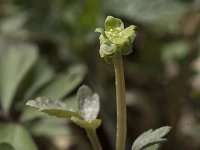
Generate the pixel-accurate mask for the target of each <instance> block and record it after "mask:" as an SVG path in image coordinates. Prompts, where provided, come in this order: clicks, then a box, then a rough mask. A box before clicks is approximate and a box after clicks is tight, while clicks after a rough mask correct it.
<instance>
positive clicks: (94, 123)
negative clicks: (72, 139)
mask: <svg viewBox="0 0 200 150" xmlns="http://www.w3.org/2000/svg"><path fill="white" fill-rule="evenodd" d="M71 121H72V122H73V123H75V124H76V125H78V126H80V127H81V128H90V129H96V128H98V127H99V126H100V125H101V119H94V120H92V121H85V120H82V119H80V118H78V117H72V118H71Z"/></svg>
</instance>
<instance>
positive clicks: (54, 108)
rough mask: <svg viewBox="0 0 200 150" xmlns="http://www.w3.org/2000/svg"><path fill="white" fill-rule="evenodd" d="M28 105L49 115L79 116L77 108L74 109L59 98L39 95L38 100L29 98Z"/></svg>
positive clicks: (61, 116) (62, 116)
mask: <svg viewBox="0 0 200 150" xmlns="http://www.w3.org/2000/svg"><path fill="white" fill-rule="evenodd" d="M26 105H28V106H31V107H34V108H37V109H39V111H41V112H45V113H47V114H49V115H52V116H56V117H60V118H68V117H72V116H79V114H78V113H77V112H76V110H74V109H72V108H71V107H69V106H68V105H66V104H65V103H63V102H62V101H60V100H58V99H48V98H46V97H38V98H36V100H29V101H28V102H27V103H26Z"/></svg>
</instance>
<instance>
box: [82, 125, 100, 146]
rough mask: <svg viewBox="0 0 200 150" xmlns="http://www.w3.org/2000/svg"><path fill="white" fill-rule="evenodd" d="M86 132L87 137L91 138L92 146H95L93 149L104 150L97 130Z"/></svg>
mask: <svg viewBox="0 0 200 150" xmlns="http://www.w3.org/2000/svg"><path fill="white" fill-rule="evenodd" d="M85 130H86V132H87V136H88V137H89V139H90V141H91V143H92V146H93V149H94V150H102V147H101V144H100V142H99V138H98V136H97V134H96V130H95V129H89V128H88V129H85Z"/></svg>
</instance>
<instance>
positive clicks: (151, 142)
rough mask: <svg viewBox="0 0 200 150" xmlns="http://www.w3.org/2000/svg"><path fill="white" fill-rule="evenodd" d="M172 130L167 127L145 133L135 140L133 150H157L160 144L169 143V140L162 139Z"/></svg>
mask: <svg viewBox="0 0 200 150" xmlns="http://www.w3.org/2000/svg"><path fill="white" fill-rule="evenodd" d="M170 130H171V127H169V126H165V127H161V128H158V129H156V130H154V131H153V130H152V129H150V130H148V131H146V132H144V133H143V134H141V135H140V136H139V137H138V138H137V139H136V140H135V142H134V143H133V146H132V150H157V149H158V148H159V145H160V144H162V143H163V142H166V141H167V139H165V138H162V137H163V136H165V135H166V134H167V133H168V132H169V131H170Z"/></svg>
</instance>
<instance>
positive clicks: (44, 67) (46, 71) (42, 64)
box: [24, 58, 54, 99]
mask: <svg viewBox="0 0 200 150" xmlns="http://www.w3.org/2000/svg"><path fill="white" fill-rule="evenodd" d="M53 77H54V71H53V69H52V68H51V67H50V66H49V65H48V64H47V61H46V60H44V58H41V59H40V60H39V61H37V63H36V64H35V66H34V68H33V70H32V72H31V79H32V81H31V82H32V84H31V86H29V88H28V90H27V91H26V93H25V96H24V99H30V98H31V97H33V96H34V93H35V92H36V91H37V90H38V89H39V88H41V87H42V86H43V85H44V84H46V83H48V82H49V81H50V80H51V79H52V78H53Z"/></svg>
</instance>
